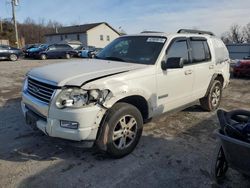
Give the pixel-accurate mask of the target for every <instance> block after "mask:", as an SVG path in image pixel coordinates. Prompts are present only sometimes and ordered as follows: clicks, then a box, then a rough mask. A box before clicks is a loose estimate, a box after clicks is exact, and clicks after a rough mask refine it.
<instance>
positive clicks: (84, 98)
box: [56, 88, 106, 108]
mask: <svg viewBox="0 0 250 188" xmlns="http://www.w3.org/2000/svg"><path fill="white" fill-rule="evenodd" d="M105 91H106V90H104V91H100V90H97V89H95V90H88V91H87V90H83V89H81V88H67V89H64V90H62V91H61V93H60V94H59V95H58V97H57V100H56V106H57V107H58V108H65V107H70V108H81V107H84V106H87V105H89V104H91V103H96V102H102V101H103V100H104V97H105V96H104V94H106V92H105Z"/></svg>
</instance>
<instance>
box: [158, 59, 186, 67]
mask: <svg viewBox="0 0 250 188" xmlns="http://www.w3.org/2000/svg"><path fill="white" fill-rule="evenodd" d="M183 66H184V60H183V58H181V57H170V58H168V59H167V61H162V63H161V68H162V70H167V69H180V68H183Z"/></svg>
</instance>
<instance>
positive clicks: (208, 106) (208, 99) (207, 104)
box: [200, 80, 222, 112]
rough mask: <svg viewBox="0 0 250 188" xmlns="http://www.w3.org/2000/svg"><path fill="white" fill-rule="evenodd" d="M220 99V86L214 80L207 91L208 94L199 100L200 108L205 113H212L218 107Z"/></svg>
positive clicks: (219, 83) (218, 82)
mask: <svg viewBox="0 0 250 188" xmlns="http://www.w3.org/2000/svg"><path fill="white" fill-rule="evenodd" d="M221 97H222V84H221V82H220V81H218V80H214V82H213V84H212V86H211V87H210V89H209V92H208V94H207V95H206V96H205V97H203V98H201V99H200V104H201V107H202V108H203V109H204V110H206V111H209V112H211V111H214V110H216V109H217V108H218V107H219V106H220V102H221Z"/></svg>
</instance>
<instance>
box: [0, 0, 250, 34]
mask: <svg viewBox="0 0 250 188" xmlns="http://www.w3.org/2000/svg"><path fill="white" fill-rule="evenodd" d="M16 15H17V21H18V22H23V21H24V20H25V19H26V18H27V17H30V18H32V19H34V20H35V21H39V20H42V19H45V20H47V21H48V20H55V21H58V22H60V23H62V24H64V25H72V24H74V25H76V24H85V23H94V22H107V23H109V24H110V25H111V26H113V27H114V28H115V29H118V28H119V27H121V28H122V29H123V30H124V31H125V32H126V33H128V34H132V33H138V32H141V31H143V30H154V31H163V32H168V33H169V32H176V31H177V30H178V29H180V28H196V29H203V30H210V31H212V32H214V33H215V34H217V35H221V34H222V33H224V32H225V31H228V30H229V27H230V26H231V25H232V24H239V25H241V26H243V25H246V24H247V23H249V22H250V0H20V3H19V6H17V7H16ZM10 17H11V4H10V0H0V18H10Z"/></svg>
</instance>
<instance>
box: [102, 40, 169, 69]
mask: <svg viewBox="0 0 250 188" xmlns="http://www.w3.org/2000/svg"><path fill="white" fill-rule="evenodd" d="M166 40H167V39H166V38H165V37H151V36H127V37H120V38H118V39H115V40H114V41H113V42H111V43H110V44H109V45H108V46H106V47H105V48H104V49H103V50H102V51H101V52H100V53H99V54H98V56H97V58H99V59H106V60H114V61H122V62H130V63H139V64H148V65H152V64H155V62H156V60H157V58H158V56H159V54H160V52H161V50H162V48H163V45H164V44H165V41H166Z"/></svg>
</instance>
